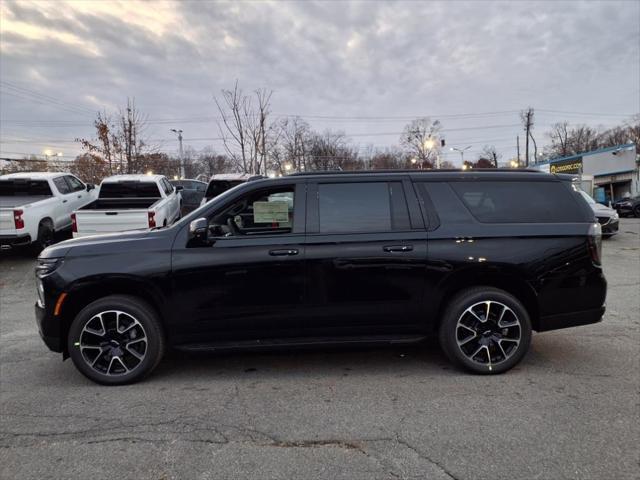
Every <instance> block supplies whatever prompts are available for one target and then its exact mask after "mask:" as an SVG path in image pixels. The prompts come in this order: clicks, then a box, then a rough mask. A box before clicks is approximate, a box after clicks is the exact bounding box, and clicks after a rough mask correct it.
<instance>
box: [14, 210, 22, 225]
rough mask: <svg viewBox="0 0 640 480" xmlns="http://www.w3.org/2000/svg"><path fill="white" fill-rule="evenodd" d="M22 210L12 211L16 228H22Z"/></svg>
mask: <svg viewBox="0 0 640 480" xmlns="http://www.w3.org/2000/svg"><path fill="white" fill-rule="evenodd" d="M23 213H24V212H23V211H22V210H14V211H13V224H14V225H15V226H16V230H19V229H21V228H24V218H22V214H23Z"/></svg>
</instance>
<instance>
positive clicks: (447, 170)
mask: <svg viewBox="0 0 640 480" xmlns="http://www.w3.org/2000/svg"><path fill="white" fill-rule="evenodd" d="M439 172H441V173H473V172H514V173H516V172H519V173H522V172H529V173H543V172H542V171H541V170H538V169H535V168H511V167H508V168H473V169H470V170H463V169H461V168H440V169H429V170H416V169H406V168H402V169H400V168H398V169H381V170H313V171H306V172H294V173H290V174H289V175H287V176H290V177H299V176H304V175H336V174H340V175H362V174H372V173H412V174H421V173H439Z"/></svg>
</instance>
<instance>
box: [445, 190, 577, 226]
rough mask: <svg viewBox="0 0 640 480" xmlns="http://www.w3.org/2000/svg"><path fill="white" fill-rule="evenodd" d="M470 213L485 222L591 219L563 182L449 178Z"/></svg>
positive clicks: (564, 221)
mask: <svg viewBox="0 0 640 480" xmlns="http://www.w3.org/2000/svg"><path fill="white" fill-rule="evenodd" d="M450 186H451V188H452V189H453V191H454V192H455V193H456V195H457V196H458V198H459V199H460V200H461V201H462V203H463V204H464V205H465V207H466V208H467V209H468V210H469V212H471V214H472V215H473V216H474V217H475V218H476V219H477V220H478V221H479V222H483V223H570V222H583V221H589V219H587V218H585V214H584V210H583V209H582V207H581V205H580V204H579V203H578V200H579V199H578V198H577V197H576V196H575V194H574V192H572V191H571V190H570V189H569V188H567V186H566V185H564V184H562V182H553V181H551V182H541V181H535V182H527V181H500V182H496V181H487V182H485V181H474V182H450Z"/></svg>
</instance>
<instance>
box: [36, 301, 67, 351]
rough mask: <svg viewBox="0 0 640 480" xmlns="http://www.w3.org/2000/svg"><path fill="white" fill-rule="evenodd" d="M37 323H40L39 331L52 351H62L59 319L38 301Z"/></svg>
mask: <svg viewBox="0 0 640 480" xmlns="http://www.w3.org/2000/svg"><path fill="white" fill-rule="evenodd" d="M35 310H36V323H37V325H38V333H39V334H40V337H41V338H42V340H43V341H44V344H45V345H46V346H47V347H49V350H51V351H52V352H58V353H59V352H62V342H61V341H60V329H59V328H57V325H56V323H57V321H56V319H55V318H53V316H52V315H50V314H49V313H48V312H47V310H46V308H44V307H41V306H40V305H39V304H38V303H36V305H35Z"/></svg>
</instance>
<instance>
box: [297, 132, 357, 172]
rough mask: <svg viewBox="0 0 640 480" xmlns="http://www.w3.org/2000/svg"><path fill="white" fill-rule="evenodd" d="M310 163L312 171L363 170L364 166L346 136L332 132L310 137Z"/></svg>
mask: <svg viewBox="0 0 640 480" xmlns="http://www.w3.org/2000/svg"><path fill="white" fill-rule="evenodd" d="M308 163H309V168H310V169H311V170H361V169H362V168H363V166H364V164H363V162H362V161H361V160H360V159H359V158H358V150H357V148H354V147H352V146H350V145H349V140H348V138H347V137H346V136H345V134H344V133H342V132H332V131H330V130H327V131H326V132H324V133H323V134H318V133H312V134H311V135H310V137H309V147H308Z"/></svg>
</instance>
